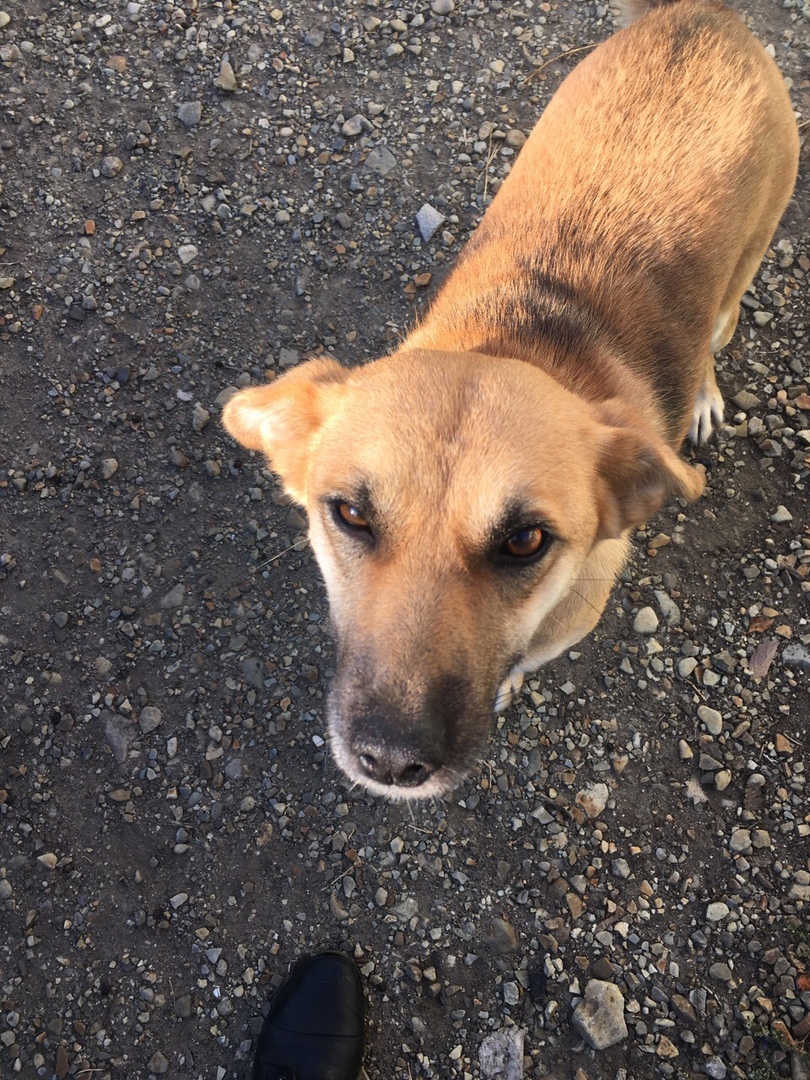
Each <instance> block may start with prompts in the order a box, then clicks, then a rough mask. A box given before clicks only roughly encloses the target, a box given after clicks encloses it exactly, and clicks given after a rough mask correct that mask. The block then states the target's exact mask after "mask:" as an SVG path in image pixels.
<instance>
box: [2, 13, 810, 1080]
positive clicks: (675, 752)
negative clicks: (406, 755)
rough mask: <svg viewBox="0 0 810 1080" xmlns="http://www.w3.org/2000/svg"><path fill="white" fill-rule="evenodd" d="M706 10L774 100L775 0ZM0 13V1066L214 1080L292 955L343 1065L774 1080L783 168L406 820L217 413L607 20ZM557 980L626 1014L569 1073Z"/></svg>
mask: <svg viewBox="0 0 810 1080" xmlns="http://www.w3.org/2000/svg"><path fill="white" fill-rule="evenodd" d="M740 7H741V9H742V11H743V12H744V14H745V17H746V18H747V19H748V20H749V22H750V25H751V26H752V28H753V29H754V30H755V31H756V32H757V33H758V35H759V36H760V38H761V39H762V40H763V42H765V43H766V44H768V45H769V46H770V47H771V48H772V50H773V52H774V54H775V56H776V59H777V61H778V62H779V64H780V66H781V68H782V70H783V72H784V74H785V75H786V76H787V77H788V78H789V80H790V86H791V93H792V96H793V101H794V104H795V107H796V110H797V113H798V115H799V119H800V122H803V118H804V117H808V118H810V93H809V92H808V91H810V9H808V8H806V7H803V6H802V4H801V2H799V0H784V2H783V3H780V4H778V5H777V4H776V3H772V2H770V0H757V2H756V3H748V2H746V3H743V4H741V5H740ZM0 9H2V10H0V386H1V387H2V395H1V396H0V677H2V686H3V692H2V695H1V696H0V1061H2V1065H0V1072H2V1075H4V1076H12V1075H13V1076H19V1077H22V1078H33V1077H51V1076H53V1075H55V1076H57V1077H58V1078H59V1080H62V1078H64V1077H76V1078H78V1077H82V1078H84V1080H90V1078H93V1080H103V1078H110V1080H123V1078H133V1077H148V1076H160V1075H168V1076H171V1077H186V1076H188V1077H201V1078H202V1077H204V1078H205V1080H209V1078H216V1080H225V1078H226V1077H237V1078H244V1077H246V1076H248V1075H249V1070H250V1060H251V1050H252V1047H253V1045H254V1037H255V1033H256V1032H257V1030H258V1026H259V1025H260V1022H261V1016H262V1008H263V1006H264V1004H265V1002H266V1001H267V999H268V997H269V996H270V995H271V993H272V990H273V989H274V988H275V987H276V986H277V985H278V984H279V982H280V980H281V978H282V977H283V976H284V974H285V973H286V971H287V969H288V966H289V964H290V963H291V962H293V961H294V960H295V959H296V957H298V956H299V955H301V954H302V953H306V952H309V951H312V950H314V949H317V948H321V947H338V948H343V949H346V950H347V951H350V952H351V953H352V954H353V955H355V956H356V958H357V959H358V962H359V963H360V965H361V968H362V970H363V974H364V976H365V979H366V985H367V988H368V1004H369V1047H368V1063H367V1071H368V1075H369V1077H370V1078H371V1080H381V1078H386V1080H388V1078H392V1077H396V1080H411V1078H415V1077H437V1078H438V1077H441V1078H442V1080H446V1078H453V1077H459V1078H468V1077H469V1078H472V1077H475V1078H478V1077H485V1076H487V1075H489V1076H491V1075H492V1073H491V1072H490V1073H487V1072H486V1071H483V1072H482V1066H481V1065H480V1064H479V1048H480V1046H481V1043H482V1040H484V1039H485V1038H486V1037H487V1036H489V1035H491V1034H493V1033H498V1032H501V1033H504V1034H505V1035H506V1036H507V1037H508V1038H511V1039H513V1041H515V1042H516V1044H517V1043H518V1042H519V1041H520V1038H521V1036H524V1037H525V1038H524V1042H523V1052H524V1055H525V1057H524V1075H525V1076H526V1077H544V1076H551V1077H554V1078H555V1080H563V1078H577V1080H646V1078H650V1077H659V1076H661V1077H678V1078H682V1077H683V1078H685V1077H704V1076H710V1077H716V1078H720V1080H722V1078H723V1077H725V1076H729V1077H741V1078H745V1080H773V1078H776V1077H782V1076H784V1077H792V1078H793V1080H802V1078H806V1077H807V1076H808V1075H810V1066H809V1065H808V1057H807V1051H808V1047H810V931H809V930H808V914H807V909H808V900H810V802H809V801H808V788H807V784H806V780H807V764H808V760H810V701H809V700H808V672H809V671H810V624H808V599H809V598H810V514H809V513H808V502H807V497H808V493H807V486H808V476H810V356H808V332H809V329H810V319H809V318H808V311H809V304H808V294H807V280H808V278H807V275H808V272H810V235H809V230H808V219H809V218H810V189H808V180H807V157H806V148H805V149H803V152H802V171H801V174H800V179H799V183H798V187H797V190H796V195H795V197H794V200H793V202H792V203H791V205H790V208H789V210H788V212H787V214H786V216H785V219H784V221H783V223H782V226H781V227H780V231H779V233H778V236H777V238H776V241H775V243H774V246H773V248H772V250H771V252H770V253H769V257H768V258H767V260H766V262H765V264H764V266H763V270H762V273H761V274H760V276H759V277H758V279H757V281H756V282H755V283H754V285H753V286H752V289H751V291H750V293H749V294H748V296H747V297H746V303H745V305H744V308H743V312H742V317H741V320H740V327H739V329H738V332H737V335H736V337H735V339H734V341H733V343H732V344H731V346H730V347H729V348H728V349H727V350H726V351H725V352H724V354H723V355H722V356H721V358H720V361H719V380H720V385H721V389H722V390H723V392H724V395H725V398H726V401H727V412H726V426H725V427H724V429H723V431H722V432H721V433H720V434H719V436H718V437H717V438H716V439H715V441H713V442H712V443H711V444H710V446H709V447H708V448H707V449H706V450H705V451H702V452H701V453H700V454H699V455H697V457H698V459H699V460H701V461H702V462H703V463H704V464H705V466H706V468H707V472H708V478H709V489H708V492H707V494H706V496H705V497H704V498H702V499H701V500H700V501H699V502H698V503H696V504H694V505H691V506H688V507H687V506H685V505H678V504H676V503H673V504H672V505H669V506H667V507H665V508H664V510H663V511H662V512H661V514H660V515H659V516H658V517H657V519H656V520H655V521H653V522H650V523H649V526H648V527H647V528H646V529H644V530H641V531H640V532H639V533H638V535H637V536H636V537H635V541H634V556H633V560H632V563H631V565H630V566H629V568H628V570H627V572H626V573H625V574H624V576H623V579H622V581H621V582H619V584H618V585H617V588H616V591H615V593H614V596H613V599H612V601H611V603H610V605H609V607H608V610H607V611H606V613H605V617H604V620H603V622H602V623H601V625H600V628H599V629H598V631H597V632H596V633H595V634H594V635H593V636H592V637H591V638H589V639H588V640H587V641H585V642H583V643H582V644H581V645H580V646H578V647H577V649H576V650H575V651H573V652H572V653H571V654H570V655H569V656H567V657H565V658H563V659H561V660H559V661H558V662H556V663H555V664H554V665H551V666H549V667H548V668H546V669H544V670H543V671H542V672H541V673H539V675H538V676H537V678H535V679H532V680H531V681H530V682H529V683H528V685H527V686H526V687H525V688H524V691H523V694H522V696H521V698H520V700H519V701H517V702H516V703H515V704H514V705H513V707H512V708H511V709H509V710H508V712H507V713H506V714H505V716H504V717H502V718H500V719H499V720H498V722H497V724H494V732H493V737H492V740H491V744H490V747H489V757H488V759H487V760H485V761H483V762H482V763H481V767H480V770H479V772H478V773H477V774H476V775H475V776H474V777H472V778H471V779H470V780H469V781H468V782H466V783H465V784H464V785H463V786H462V787H461V788H459V789H458V791H456V792H454V793H453V794H452V795H451V796H448V797H447V798H445V799H444V800H442V801H440V802H436V803H431V804H427V805H424V806H422V805H419V806H414V807H413V808H410V809H409V808H407V807H401V806H397V805H391V804H387V803H385V802H382V801H380V800H376V799H374V798H372V797H370V796H367V795H364V794H363V793H361V792H358V791H349V790H348V787H347V785H346V783H345V782H344V780H343V778H342V777H341V775H340V774H339V773H338V771H337V769H336V767H335V765H334V763H333V762H332V760H331V759H330V756H329V753H328V747H327V745H326V744H325V737H326V730H325V720H324V709H323V705H324V695H325V692H326V688H327V686H328V683H329V678H330V675H331V673H332V669H333V663H334V657H333V651H332V644H331V640H330V636H329V626H328V612H327V608H326V603H325V597H324V593H323V588H322V585H321V582H320V579H319V576H318V573H317V570H316V568H315V565H314V563H313V560H312V558H311V555H310V553H309V551H308V548H307V546H306V540H305V534H306V522H305V521H304V520H303V518H302V517H301V515H300V513H299V512H298V511H297V510H296V509H295V508H294V507H292V506H291V505H289V503H288V501H287V500H286V499H285V498H284V496H283V495H282V493H281V492H280V490H279V488H278V487H277V485H276V483H275V481H274V478H273V476H272V474H271V473H270V472H269V471H268V470H267V469H266V468H265V467H264V464H263V462H262V461H260V460H259V459H258V458H254V457H253V456H251V455H249V454H246V453H244V452H242V451H240V450H239V448H237V447H236V446H235V445H234V444H233V443H232V442H231V441H230V440H229V439H228V438H227V436H226V435H225V434H224V432H223V431H222V429H221V427H220V426H219V423H218V413H219V408H220V406H221V403H222V401H223V400H224V398H223V394H224V392H226V391H227V390H228V389H229V388H231V387H234V386H243V385H248V384H250V383H253V382H258V381H261V380H262V379H263V378H265V376H266V375H267V374H268V373H278V372H281V371H283V370H285V369H286V368H288V367H290V366H291V365H292V364H294V363H296V362H297V361H298V360H299V359H300V358H303V357H305V356H308V355H312V354H315V353H319V352H331V353H334V354H335V355H337V356H338V357H339V358H340V359H342V360H343V361H345V362H347V363H355V362H361V361H363V360H366V359H370V358H372V357H373V356H375V355H380V354H381V353H384V352H386V351H387V350H389V349H390V348H391V347H392V344H393V343H394V342H395V341H396V340H397V338H398V336H399V335H400V333H401V331H402V329H403V328H404V327H407V326H408V325H409V324H410V322H411V321H412V320H413V319H414V318H415V317H416V315H417V313H418V311H419V310H420V309H421V308H422V307H423V306H424V305H425V304H427V303H429V302H430V299H431V296H432V295H433V294H434V293H435V290H436V288H437V286H438V284H439V283H440V281H441V279H442V277H443V275H444V273H445V272H446V269H447V267H448V266H449V265H450V264H451V263H452V260H453V258H454V257H455V256H456V255H457V253H458V251H459V250H460V248H461V247H462V245H463V243H464V240H465V239H466V237H467V236H468V235H469V233H470V232H471V230H472V229H473V228H474V226H475V224H476V222H477V221H478V220H479V219H480V216H481V213H482V212H483V209H484V208H485V206H486V205H487V203H488V201H489V199H491V197H492V194H493V192H494V191H496V190H497V187H498V185H499V183H500V182H501V181H502V179H503V177H504V176H505V175H506V173H507V171H508V168H509V165H510V163H511V161H512V160H514V154H515V152H516V149H517V148H518V147H519V144H520V135H519V134H516V133H520V132H523V133H525V132H527V131H528V130H530V128H531V126H532V124H533V122H534V119H535V118H536V117H537V115H538V114H539V112H540V111H541V109H542V107H543V105H544V103H545V102H546V101H547V100H548V98H549V96H550V94H551V93H552V92H553V90H554V89H555V87H556V86H557V85H559V83H560V81H561V79H562V78H563V77H564V75H565V73H566V72H567V71H568V70H570V68H571V66H572V65H573V63H574V62H575V61H576V59H578V55H579V54H576V53H575V54H573V55H571V56H566V55H565V54H566V53H567V52H569V51H571V50H577V49H582V48H583V47H585V46H588V45H591V44H593V43H596V42H598V41H599V40H601V39H603V38H604V37H605V36H607V34H608V33H609V32H610V31H611V29H612V22H611V19H610V16H609V15H608V14H607V12H606V10H605V9H604V8H603V7H602V6H600V5H597V4H592V3H589V2H587V3H586V2H578V0H560V2H559V3H553V2H550V3H545V2H544V3H539V2H536V0H521V2H515V3H512V4H510V3H505V2H501V0H469V2H468V0H456V3H455V4H452V3H446V4H443V3H442V2H441V0H438V2H437V3H435V4H433V5H432V6H431V4H430V3H427V2H425V3H419V4H415V5H414V6H412V7H409V8H398V7H395V6H393V5H391V4H387V3H383V2H380V0H368V2H367V3H360V2H358V0H347V2H344V3H337V2H335V3H331V4H330V3H329V2H325V3H324V2H317V3H316V2H315V0H298V2H297V3H296V4H285V3H283V2H282V0H279V6H278V7H275V6H274V5H273V4H272V3H264V2H260V0H252V2H246V3H241V2H240V3H236V2H230V0H222V2H217V3H204V2H202V0H200V2H199V3H198V2H197V0H185V2H180V0H178V2H176V3H173V2H171V0H167V2H154V3H153V2H151V0H145V2H143V3H129V4H126V3H123V2H119V3H115V4H113V3H112V2H111V0H98V2H91V0H86V2H59V3H52V2H46V0H21V2H14V0H12V2H9V0H5V2H3V0H0ZM443 11H444V12H446V14H441V13H440V12H443ZM3 16H7V18H4V17H3ZM802 130H803V134H804V131H805V130H806V129H804V128H803V129H802ZM424 203H429V204H430V205H431V206H433V207H434V209H436V210H437V211H439V213H440V214H441V215H442V216H443V218H444V222H443V224H442V225H441V227H440V228H439V229H438V231H437V232H436V233H435V235H434V236H433V237H432V238H431V239H430V240H429V241H425V240H424V239H423V238H422V236H421V235H420V230H419V227H418V225H417V222H416V215H417V212H418V211H419V210H420V207H421V206H422V205H423V204H424ZM646 608H649V609H651V612H652V613H653V620H654V622H649V623H648V626H647V628H646V629H645V628H644V627H643V625H642V623H643V621H644V620H643V619H642V621H641V622H638V621H637V616H638V614H639V612H642V614H643V616H644V617H645V618H647V619H648V620H649V618H650V613H649V612H645V611H644V609H646ZM582 793H586V794H587V793H590V794H591V796H594V795H595V797H596V799H597V802H598V803H599V805H598V807H597V808H596V809H595V810H594V812H593V816H588V814H587V813H586V812H584V811H583V807H582V802H583V799H582V797H580V799H579V801H578V800H577V796H578V795H580V796H581V794H582ZM594 979H596V980H601V981H608V982H612V983H614V984H615V985H616V986H617V987H618V988H619V990H620V991H621V994H622V996H623V999H624V1017H625V1020H626V1023H627V1028H628V1032H627V1035H626V1036H625V1037H623V1038H620V1039H619V1040H618V1041H617V1042H616V1043H615V1045H613V1046H612V1047H610V1048H609V1049H607V1050H605V1051H599V1052H596V1051H594V1050H592V1049H591V1048H590V1047H589V1045H588V1043H587V1040H585V1039H583V1038H582V1036H581V1034H580V1033H579V1032H578V1030H577V1029H576V1028H575V1027H573V1026H572V1015H573V1012H574V1010H575V1009H576V1008H577V1005H578V1003H579V1002H580V999H581V998H582V995H583V993H584V991H585V988H586V986H587V985H588V984H589V983H590V982H591V981H592V980H594Z"/></svg>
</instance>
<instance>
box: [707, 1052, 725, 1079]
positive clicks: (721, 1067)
mask: <svg viewBox="0 0 810 1080" xmlns="http://www.w3.org/2000/svg"><path fill="white" fill-rule="evenodd" d="M703 1071H704V1072H705V1073H706V1075H707V1076H710V1077H711V1078H712V1080H726V1075H727V1074H728V1069H727V1068H726V1065H725V1063H724V1062H723V1061H721V1060H720V1058H719V1057H710V1058H709V1059H708V1061H705V1062H704V1063H703Z"/></svg>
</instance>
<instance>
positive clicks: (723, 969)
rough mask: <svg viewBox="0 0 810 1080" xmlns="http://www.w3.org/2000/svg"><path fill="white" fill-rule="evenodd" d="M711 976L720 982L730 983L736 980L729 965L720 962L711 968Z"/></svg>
mask: <svg viewBox="0 0 810 1080" xmlns="http://www.w3.org/2000/svg"><path fill="white" fill-rule="evenodd" d="M709 976H710V977H711V978H712V979H717V981H718V982H725V983H729V982H731V981H732V980H733V978H734V972H733V971H732V970H731V968H730V967H729V966H728V964H724V963H722V962H720V963H717V964H712V966H711V967H710V968H709Z"/></svg>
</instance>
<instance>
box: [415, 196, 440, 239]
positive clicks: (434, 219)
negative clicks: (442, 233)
mask: <svg viewBox="0 0 810 1080" xmlns="http://www.w3.org/2000/svg"><path fill="white" fill-rule="evenodd" d="M446 220H447V218H446V217H445V216H444V214H442V213H440V212H439V211H438V210H436V209H435V208H434V207H432V206H431V205H430V203H423V204H422V206H421V207H420V209H419V212H418V213H417V215H416V224H417V225H418V226H419V231H420V233H421V234H422V239H423V240H424V241H425V243H427V242H428V241H429V240H430V239H431V237H432V236H433V235H434V233H436V232H437V231H438V230H439V229H440V228H441V227H442V225H444V223H445V221H446Z"/></svg>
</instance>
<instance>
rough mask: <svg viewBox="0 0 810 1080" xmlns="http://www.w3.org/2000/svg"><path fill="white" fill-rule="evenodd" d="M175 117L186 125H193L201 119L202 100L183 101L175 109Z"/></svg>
mask: <svg viewBox="0 0 810 1080" xmlns="http://www.w3.org/2000/svg"><path fill="white" fill-rule="evenodd" d="M177 119H178V120H179V121H180V123H181V124H185V126H186V127H194V126H195V125H197V124H199V122H200V120H201V119H202V102H200V101H185V102H183V104H182V105H180V106H179V108H178V109H177Z"/></svg>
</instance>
